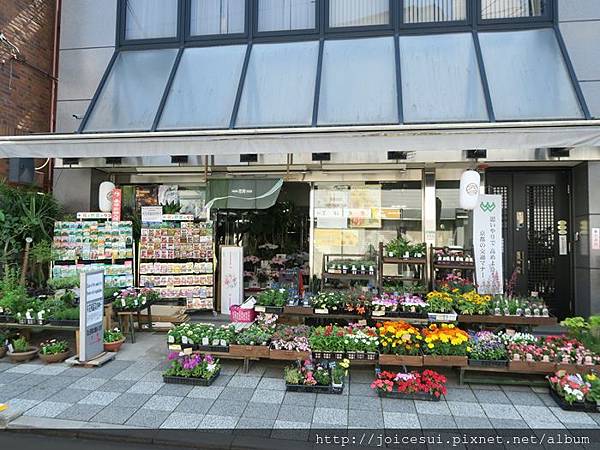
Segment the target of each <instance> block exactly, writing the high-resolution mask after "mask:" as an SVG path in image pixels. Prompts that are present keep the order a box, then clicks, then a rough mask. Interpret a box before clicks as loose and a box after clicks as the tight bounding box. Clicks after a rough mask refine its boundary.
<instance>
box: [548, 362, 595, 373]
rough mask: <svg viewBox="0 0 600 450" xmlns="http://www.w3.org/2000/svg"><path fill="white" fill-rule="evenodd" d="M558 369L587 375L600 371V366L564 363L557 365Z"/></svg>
mask: <svg viewBox="0 0 600 450" xmlns="http://www.w3.org/2000/svg"><path fill="white" fill-rule="evenodd" d="M556 370H557V371H559V370H564V371H566V372H567V373H579V374H582V375H585V374H586V373H591V372H596V373H600V366H596V365H593V364H592V365H583V364H562V363H559V364H557V365H556Z"/></svg>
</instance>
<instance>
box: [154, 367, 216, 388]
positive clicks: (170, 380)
mask: <svg viewBox="0 0 600 450" xmlns="http://www.w3.org/2000/svg"><path fill="white" fill-rule="evenodd" d="M220 373H221V369H219V370H217V371H216V372H215V374H214V375H213V376H212V378H209V379H208V380H205V379H204V378H186V377H171V376H167V375H163V381H164V382H165V383H167V384H187V385H189V386H210V385H211V384H213V383H214V381H215V380H216V379H217V378H218V377H219V374H220Z"/></svg>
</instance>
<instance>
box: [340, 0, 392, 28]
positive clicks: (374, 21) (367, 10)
mask: <svg viewBox="0 0 600 450" xmlns="http://www.w3.org/2000/svg"><path fill="white" fill-rule="evenodd" d="M389 23H390V1H389V0H329V26H330V27H331V28H340V27H364V26H374V25H387V24H389Z"/></svg>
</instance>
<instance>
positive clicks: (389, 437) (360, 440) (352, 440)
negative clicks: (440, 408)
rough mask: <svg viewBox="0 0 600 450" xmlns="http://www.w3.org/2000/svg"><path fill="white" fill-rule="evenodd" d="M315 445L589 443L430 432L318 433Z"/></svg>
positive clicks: (546, 436) (555, 436)
mask: <svg viewBox="0 0 600 450" xmlns="http://www.w3.org/2000/svg"><path fill="white" fill-rule="evenodd" d="M314 442H315V444H316V445H331V446H339V447H346V446H349V445H352V446H365V447H366V446H370V447H386V446H390V445H423V444H425V445H428V446H433V447H435V446H438V445H439V446H444V447H448V446H451V447H459V446H461V447H462V446H465V445H480V446H486V445H489V446H495V445H514V446H520V445H523V446H532V445H549V446H552V445H587V444H590V443H591V442H592V440H591V438H590V437H589V436H573V435H570V434H567V433H559V432H557V433H542V434H539V435H536V434H533V433H532V434H526V433H520V434H519V435H518V436H517V435H514V436H507V435H501V434H497V435H493V434H486V435H485V436H484V435H475V434H458V433H457V434H454V435H448V434H442V433H437V434H436V433H431V434H425V435H420V436H419V435H414V434H413V435H402V434H394V433H392V434H387V433H358V434H354V435H346V436H344V435H335V434H320V433H316V434H315V435H314Z"/></svg>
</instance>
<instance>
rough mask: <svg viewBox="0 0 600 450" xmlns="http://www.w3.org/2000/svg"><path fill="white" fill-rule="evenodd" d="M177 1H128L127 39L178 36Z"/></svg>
mask: <svg viewBox="0 0 600 450" xmlns="http://www.w3.org/2000/svg"><path fill="white" fill-rule="evenodd" d="M177 4H178V1H177V0H127V3H126V7H127V12H126V14H125V39H126V40H137V39H158V38H173V37H176V36H177V16H178V8H177Z"/></svg>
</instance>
